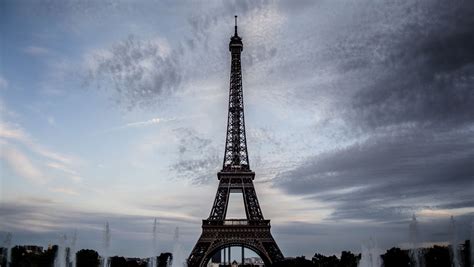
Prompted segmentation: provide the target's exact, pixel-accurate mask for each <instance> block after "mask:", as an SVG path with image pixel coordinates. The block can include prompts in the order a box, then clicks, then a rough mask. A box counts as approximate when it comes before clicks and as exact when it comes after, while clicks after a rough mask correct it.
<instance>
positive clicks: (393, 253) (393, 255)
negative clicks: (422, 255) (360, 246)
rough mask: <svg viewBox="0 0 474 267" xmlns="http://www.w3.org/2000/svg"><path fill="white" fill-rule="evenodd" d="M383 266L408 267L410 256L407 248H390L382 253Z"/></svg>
mask: <svg viewBox="0 0 474 267" xmlns="http://www.w3.org/2000/svg"><path fill="white" fill-rule="evenodd" d="M382 259H383V262H384V267H410V256H409V255H408V251H407V250H401V249H399V248H391V249H389V250H387V252H385V254H383V255H382Z"/></svg>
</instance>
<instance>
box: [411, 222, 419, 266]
mask: <svg viewBox="0 0 474 267" xmlns="http://www.w3.org/2000/svg"><path fill="white" fill-rule="evenodd" d="M409 229H410V258H411V260H412V262H413V263H414V266H415V267H420V266H421V257H420V250H419V244H418V240H419V232H418V221H417V220H416V216H415V214H413V217H412V220H411V222H410V226H409Z"/></svg>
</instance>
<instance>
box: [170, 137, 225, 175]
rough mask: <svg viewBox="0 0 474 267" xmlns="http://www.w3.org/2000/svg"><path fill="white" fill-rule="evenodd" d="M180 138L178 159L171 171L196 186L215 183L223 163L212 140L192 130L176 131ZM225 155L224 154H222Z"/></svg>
mask: <svg viewBox="0 0 474 267" xmlns="http://www.w3.org/2000/svg"><path fill="white" fill-rule="evenodd" d="M174 132H175V134H176V136H177V137H178V138H179V145H178V152H179V153H178V159H177V161H176V163H174V164H173V165H171V166H170V169H171V170H172V171H174V172H175V173H176V175H177V176H178V177H180V178H186V179H188V180H190V181H192V182H194V183H196V184H204V183H208V182H210V181H214V179H215V177H216V173H217V171H218V170H219V169H218V168H219V167H220V163H221V161H220V160H221V158H220V156H221V155H220V154H219V153H218V150H217V148H216V146H215V145H214V144H213V142H212V140H211V139H207V138H204V137H202V136H200V135H199V134H198V133H197V132H196V131H195V130H193V129H190V128H178V129H175V130H174ZM222 155H223V154H222Z"/></svg>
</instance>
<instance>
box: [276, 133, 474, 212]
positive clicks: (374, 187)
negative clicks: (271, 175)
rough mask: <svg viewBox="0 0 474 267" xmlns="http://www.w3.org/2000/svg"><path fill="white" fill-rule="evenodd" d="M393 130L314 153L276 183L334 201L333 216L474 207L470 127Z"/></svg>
mask: <svg viewBox="0 0 474 267" xmlns="http://www.w3.org/2000/svg"><path fill="white" fill-rule="evenodd" d="M391 134H392V135H383V136H381V137H372V138H370V139H369V140H367V141H365V142H362V143H357V144H355V145H352V146H349V147H346V148H344V149H340V150H335V151H330V152H327V153H324V154H320V155H317V156H314V157H313V158H310V159H308V160H307V161H305V162H303V163H302V164H301V165H300V166H299V167H297V168H295V169H293V170H291V171H288V172H283V173H281V174H280V175H278V176H277V177H276V180H275V184H276V186H278V187H280V188H282V189H283V190H285V191H286V192H288V193H290V194H303V195H308V196H309V197H311V198H314V199H316V200H319V201H323V202H325V203H327V204H328V206H330V207H334V208H335V211H334V212H333V213H332V214H331V216H330V218H329V219H370V220H376V221H393V220H396V219H400V218H404V217H405V218H406V217H407V216H409V214H411V213H414V212H417V211H419V210H421V209H422V208H436V206H437V205H439V206H452V205H456V206H458V207H461V206H462V207H472V200H474V198H473V197H472V196H473V195H474V190H473V188H474V187H473V186H472V185H473V182H472V178H473V177H474V166H473V165H472V162H474V140H473V139H472V131H466V132H464V133H458V132H452V133H451V132H450V133H446V134H443V135H440V134H426V133H423V131H421V130H420V131H410V132H409V133H405V134H394V133H393V132H392V133H391ZM453 192H456V194H453ZM460 200H464V201H460ZM436 203H438V204H436Z"/></svg>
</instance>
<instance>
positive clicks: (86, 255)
mask: <svg viewBox="0 0 474 267" xmlns="http://www.w3.org/2000/svg"><path fill="white" fill-rule="evenodd" d="M99 264H100V260H99V253H97V251H95V250H92V249H81V250H79V251H78V252H77V253H76V267H98V266H99Z"/></svg>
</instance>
